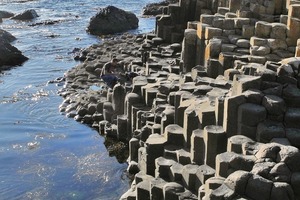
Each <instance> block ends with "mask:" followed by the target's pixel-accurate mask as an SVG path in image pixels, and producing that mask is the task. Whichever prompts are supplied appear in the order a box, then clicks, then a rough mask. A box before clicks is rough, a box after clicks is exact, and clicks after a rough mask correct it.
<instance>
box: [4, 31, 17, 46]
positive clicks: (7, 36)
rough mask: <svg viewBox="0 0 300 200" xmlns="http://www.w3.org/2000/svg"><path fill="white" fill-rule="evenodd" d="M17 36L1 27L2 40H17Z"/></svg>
mask: <svg viewBox="0 0 300 200" xmlns="http://www.w3.org/2000/svg"><path fill="white" fill-rule="evenodd" d="M15 39H16V38H15V36H13V35H12V34H10V33H9V32H7V31H5V30H2V29H0V42H8V43H10V42H13V41H14V40H15Z"/></svg>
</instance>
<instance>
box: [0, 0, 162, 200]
mask: <svg viewBox="0 0 300 200" xmlns="http://www.w3.org/2000/svg"><path fill="white" fill-rule="evenodd" d="M153 2H157V1H156V0H152V1H151V0H150V1H146V0H107V1H104V0H31V1H26V0H0V10H5V11H10V12H13V13H16V14H17V13H21V12H23V11H25V10H27V9H35V10H36V12H37V13H38V15H39V17H38V18H36V19H34V20H31V21H17V20H11V19H3V22H2V23H0V28H1V29H4V30H6V31H9V32H10V33H11V34H13V35H14V36H15V37H16V38H17V40H16V41H15V42H14V43H13V45H14V46H16V47H17V48H18V49H19V50H21V51H22V52H23V54H24V55H25V56H27V57H28V58H29V60H28V61H27V62H25V63H24V64H23V65H22V66H17V67H14V68H12V69H10V70H7V71H4V72H2V73H1V74H0V199H1V200H5V199H85V200H86V199H103V200H104V199H105V200H108V199H119V197H120V196H121V195H122V194H123V193H124V192H125V191H127V190H128V189H129V187H130V179H129V178H128V177H127V176H126V173H125V170H126V168H127V164H126V163H118V161H117V159H116V158H115V157H110V156H109V154H108V152H107V149H106V148H105V146H104V144H103V142H104V138H103V137H102V136H100V135H99V134H98V132H97V131H96V130H93V129H91V128H90V127H88V126H85V125H83V124H80V123H78V122H76V121H74V120H73V119H70V118H66V117H65V116H64V115H63V114H61V113H59V110H58V106H59V105H60V103H61V102H62V101H63V99H62V98H61V97H60V96H58V95H57V92H58V90H59V89H61V87H62V85H56V84H49V81H51V80H54V79H56V78H58V77H62V76H63V74H64V72H66V71H67V70H68V69H70V68H72V67H74V66H75V65H77V64H78V63H77V62H75V61H74V59H73V52H74V49H77V48H84V47H88V46H89V45H92V44H94V43H99V42H101V39H100V38H99V37H96V36H92V35H89V34H88V33H86V27H87V25H88V22H89V19H90V18H91V17H92V16H94V15H95V14H96V13H97V11H98V9H99V8H100V7H105V6H108V5H113V6H116V7H119V8H122V9H124V10H127V11H131V12H133V13H135V14H136V15H137V16H138V17H139V19H140V22H139V28H138V29H136V30H134V31H131V32H133V33H145V32H150V31H152V30H153V29H154V25H155V19H154V18H141V10H142V7H143V6H145V5H146V4H147V3H153ZM46 21H53V22H55V23H54V24H52V25H43V22H46Z"/></svg>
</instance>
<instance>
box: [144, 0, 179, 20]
mask: <svg viewBox="0 0 300 200" xmlns="http://www.w3.org/2000/svg"><path fill="white" fill-rule="evenodd" d="M177 2H178V0H165V1H162V2H158V3H149V4H147V5H146V6H145V7H144V8H143V11H142V15H144V16H149V15H150V16H155V15H160V14H162V13H163V9H164V7H167V6H168V5H169V4H170V3H177Z"/></svg>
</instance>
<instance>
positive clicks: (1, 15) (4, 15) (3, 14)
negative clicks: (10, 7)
mask: <svg viewBox="0 0 300 200" xmlns="http://www.w3.org/2000/svg"><path fill="white" fill-rule="evenodd" d="M14 15H15V14H14V13H11V12H8V11H5V10H0V18H10V17H13V16H14Z"/></svg>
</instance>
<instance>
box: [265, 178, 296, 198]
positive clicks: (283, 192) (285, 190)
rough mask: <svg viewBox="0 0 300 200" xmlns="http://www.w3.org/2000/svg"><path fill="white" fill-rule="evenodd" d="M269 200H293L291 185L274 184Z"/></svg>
mask: <svg viewBox="0 0 300 200" xmlns="http://www.w3.org/2000/svg"><path fill="white" fill-rule="evenodd" d="M270 199H272V200H281V199H289V200H292V199H295V196H294V191H293V189H292V187H291V185H289V184H287V183H282V182H274V183H273V188H272V191H271V196H270Z"/></svg>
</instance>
